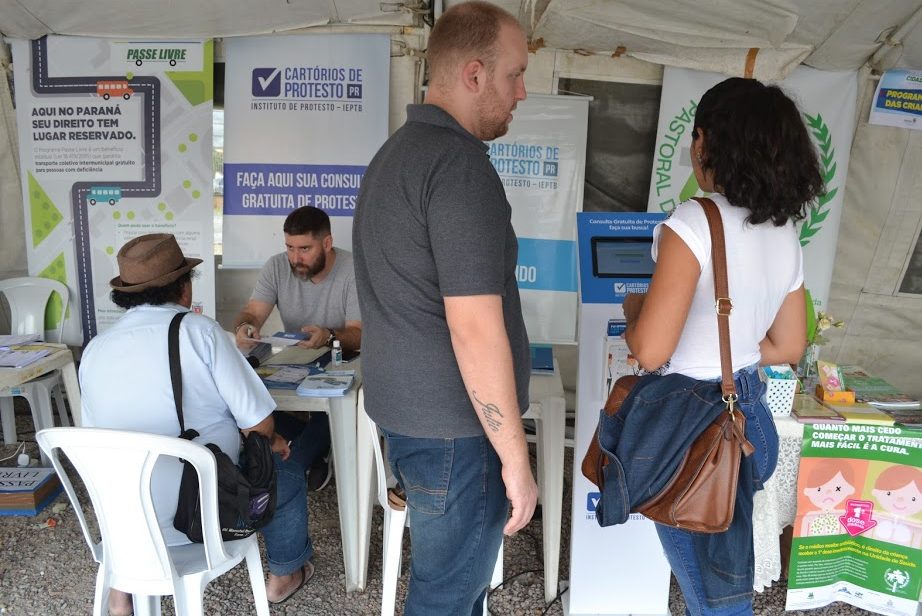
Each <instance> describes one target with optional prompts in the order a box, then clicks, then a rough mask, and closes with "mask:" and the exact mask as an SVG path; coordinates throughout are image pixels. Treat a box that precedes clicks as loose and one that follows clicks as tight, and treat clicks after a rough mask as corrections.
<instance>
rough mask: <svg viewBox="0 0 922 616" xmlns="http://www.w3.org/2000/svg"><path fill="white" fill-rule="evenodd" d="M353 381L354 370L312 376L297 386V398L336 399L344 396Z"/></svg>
mask: <svg viewBox="0 0 922 616" xmlns="http://www.w3.org/2000/svg"><path fill="white" fill-rule="evenodd" d="M354 381H355V370H332V371H327V372H322V373H320V374H312V375H310V376H309V377H307V378H305V379H304V380H303V381H301V384H300V385H299V386H298V390H297V391H298V395H299V396H309V397H317V398H338V397H340V396H344V395H345V394H346V392H347V391H349V388H350V387H352V383H353V382H354Z"/></svg>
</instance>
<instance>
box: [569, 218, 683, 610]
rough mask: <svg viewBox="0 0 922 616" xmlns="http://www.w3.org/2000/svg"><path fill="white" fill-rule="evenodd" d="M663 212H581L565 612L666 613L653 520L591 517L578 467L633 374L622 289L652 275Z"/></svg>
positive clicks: (591, 500) (589, 487) (642, 287)
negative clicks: (621, 381)
mask: <svg viewBox="0 0 922 616" xmlns="http://www.w3.org/2000/svg"><path fill="white" fill-rule="evenodd" d="M663 218H664V215H662V214H647V213H639V212H633V213H614V212H580V213H578V214H577V229H578V235H579V271H580V298H581V302H580V318H579V359H578V361H579V370H578V374H579V377H578V381H577V394H576V404H577V410H576V434H575V436H576V441H575V445H576V449H575V454H576V455H575V460H574V464H573V517H572V532H571V543H570V590H569V592H568V593H566V594H565V595H564V612H565V613H567V614H570V615H571V616H589V615H593V616H615V615H626V614H634V615H637V614H649V615H657V616H659V615H663V616H665V615H668V614H669V578H670V572H669V565H668V563H667V562H666V558H665V556H664V555H663V550H662V547H661V546H660V542H659V539H658V538H657V536H656V530H655V529H654V527H653V523H652V522H650V521H649V520H647V519H646V518H644V517H643V516H641V515H639V514H632V515H631V519H630V520H629V521H628V522H627V523H625V524H621V525H618V526H610V527H607V528H602V527H600V526H599V525H598V523H597V522H596V520H595V505H596V503H597V502H598V497H599V494H598V489H597V488H596V486H594V485H593V484H591V483H590V482H589V481H588V480H587V479H586V478H585V477H583V475H582V473H580V461H581V460H582V456H583V454H584V453H585V452H586V449H587V447H588V446H589V441H590V439H591V438H592V437H593V436H594V434H595V429H596V426H597V425H598V421H599V411H600V410H601V408H602V407H603V406H604V404H605V400H606V399H607V397H608V392H609V391H610V389H611V387H612V385H613V384H614V381H615V380H616V379H617V378H618V377H619V376H622V375H625V374H633V370H634V362H633V360H632V358H631V357H630V356H629V354H628V351H627V346H626V344H625V342H624V339H623V338H622V337H621V334H622V333H623V332H624V320H623V317H624V312H623V310H622V308H621V305H622V303H623V302H624V297H625V296H626V295H627V294H628V293H632V292H634V293H644V292H646V290H647V287H648V286H649V282H650V276H651V275H652V273H653V265H654V263H653V259H652V258H651V256H650V248H651V245H652V242H653V227H654V226H655V225H656V224H657V223H658V222H660V221H661V220H663Z"/></svg>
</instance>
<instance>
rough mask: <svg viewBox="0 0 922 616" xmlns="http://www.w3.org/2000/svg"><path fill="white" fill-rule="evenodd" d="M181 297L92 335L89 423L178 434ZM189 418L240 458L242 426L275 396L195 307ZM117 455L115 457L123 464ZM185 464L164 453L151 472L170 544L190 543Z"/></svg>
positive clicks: (86, 401) (183, 343)
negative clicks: (184, 528)
mask: <svg viewBox="0 0 922 616" xmlns="http://www.w3.org/2000/svg"><path fill="white" fill-rule="evenodd" d="M185 310H186V308H184V307H182V306H178V305H176V304H165V305H162V306H150V305H143V306H138V307H136V308H132V309H130V310H128V312H126V313H125V314H124V316H122V318H120V319H119V320H118V321H117V322H116V323H115V324H114V325H113V326H112V327H111V328H109V329H108V330H106V331H105V332H104V333H102V334H100V335H99V336H96V337H95V338H93V340H91V341H90V343H89V344H88V345H87V347H86V350H85V351H84V352H83V357H82V359H81V361H80V390H81V394H82V399H81V413H82V416H81V417H82V424H83V425H84V426H88V427H96V428H114V429H117V430H134V431H136V432H149V433H151V434H163V435H166V436H178V435H179V420H178V419H177V418H176V407H175V405H174V402H173V388H172V384H171V381H170V361H169V353H168V348H167V330H168V329H169V325H170V321H171V320H172V318H173V316H174V315H175V314H176V313H177V312H180V311H185ZM179 355H180V363H181V364H182V394H183V418H184V421H185V424H186V428H187V429H189V428H193V429H195V430H196V431H197V432H198V433H199V434H200V436H199V437H198V438H197V439H195V442H197V443H202V444H205V443H214V444H215V445H217V446H218V447H219V448H220V449H221V451H223V452H224V453H226V454H227V455H228V456H230V458H231V459H232V460H233V461H234V462H236V461H237V457H238V455H239V453H240V435H239V434H238V428H252V427H253V426H255V425H256V424H258V423H259V422H261V421H262V420H263V419H265V418H266V417H267V416H269V415H270V414H271V413H272V411H273V409H275V402H274V401H273V400H272V396H270V395H269V392H268V391H267V390H266V388H265V386H264V385H263V384H262V381H260V379H259V377H258V376H257V375H256V372H255V371H254V370H253V369H252V368H251V367H250V366H249V364H247V363H246V361H245V360H244V359H243V355H241V354H240V352H239V351H238V350H237V348H236V347H235V346H234V343H233V342H232V341H231V339H230V338H229V337H228V336H227V334H226V333H225V332H224V331H223V330H222V329H221V326H220V325H218V323H217V322H216V321H214V320H213V319H209V318H208V317H205V316H202V315H198V314H189V315H187V316H186V317H185V318H184V319H183V321H182V326H181V327H180V330H179ZM117 463H118V461H117V460H113V464H117ZM181 476H182V464H181V463H180V462H179V461H178V460H176V459H175V458H161V459H160V460H159V461H158V462H157V466H156V468H155V470H154V474H153V477H152V483H153V498H154V509H155V510H156V512H157V518H158V519H159V520H160V527H161V529H162V530H163V534H164V538H165V539H166V541H167V544H168V545H177V544H181V543H188V542H189V540H188V539H187V538H186V536H185V535H184V534H183V533H181V532H179V531H178V530H176V529H174V528H173V517H174V515H175V513H176V501H177V498H178V492H179V481H180V477H181Z"/></svg>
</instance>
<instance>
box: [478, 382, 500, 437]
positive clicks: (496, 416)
mask: <svg viewBox="0 0 922 616" xmlns="http://www.w3.org/2000/svg"><path fill="white" fill-rule="evenodd" d="M471 395H472V396H473V397H474V400H475V401H476V402H477V404H478V405H480V412H481V413H483V417H484V419H486V420H487V427H489V428H490V430H492V431H493V432H499V429H500V428H501V427H502V426H503V413H502V411H500V410H499V407H498V406H496V405H495V404H493V403H492V402H481V401H480V398H478V397H477V392H476V391H473V390H471Z"/></svg>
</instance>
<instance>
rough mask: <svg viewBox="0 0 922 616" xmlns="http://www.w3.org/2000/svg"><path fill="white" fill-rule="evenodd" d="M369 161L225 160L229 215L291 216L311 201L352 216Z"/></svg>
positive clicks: (335, 213)
mask: <svg viewBox="0 0 922 616" xmlns="http://www.w3.org/2000/svg"><path fill="white" fill-rule="evenodd" d="M365 169H366V166H365V165H295V164H281V163H225V164H224V215H225V216H288V215H289V214H291V212H292V211H294V210H295V209H296V208H299V207H303V206H305V205H311V206H313V207H316V208H320V209H321V210H323V211H325V212H326V213H327V214H328V215H330V216H352V215H353V214H354V213H355V201H356V199H357V198H358V194H359V187H360V186H361V183H362V176H363V175H364V174H365Z"/></svg>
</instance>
